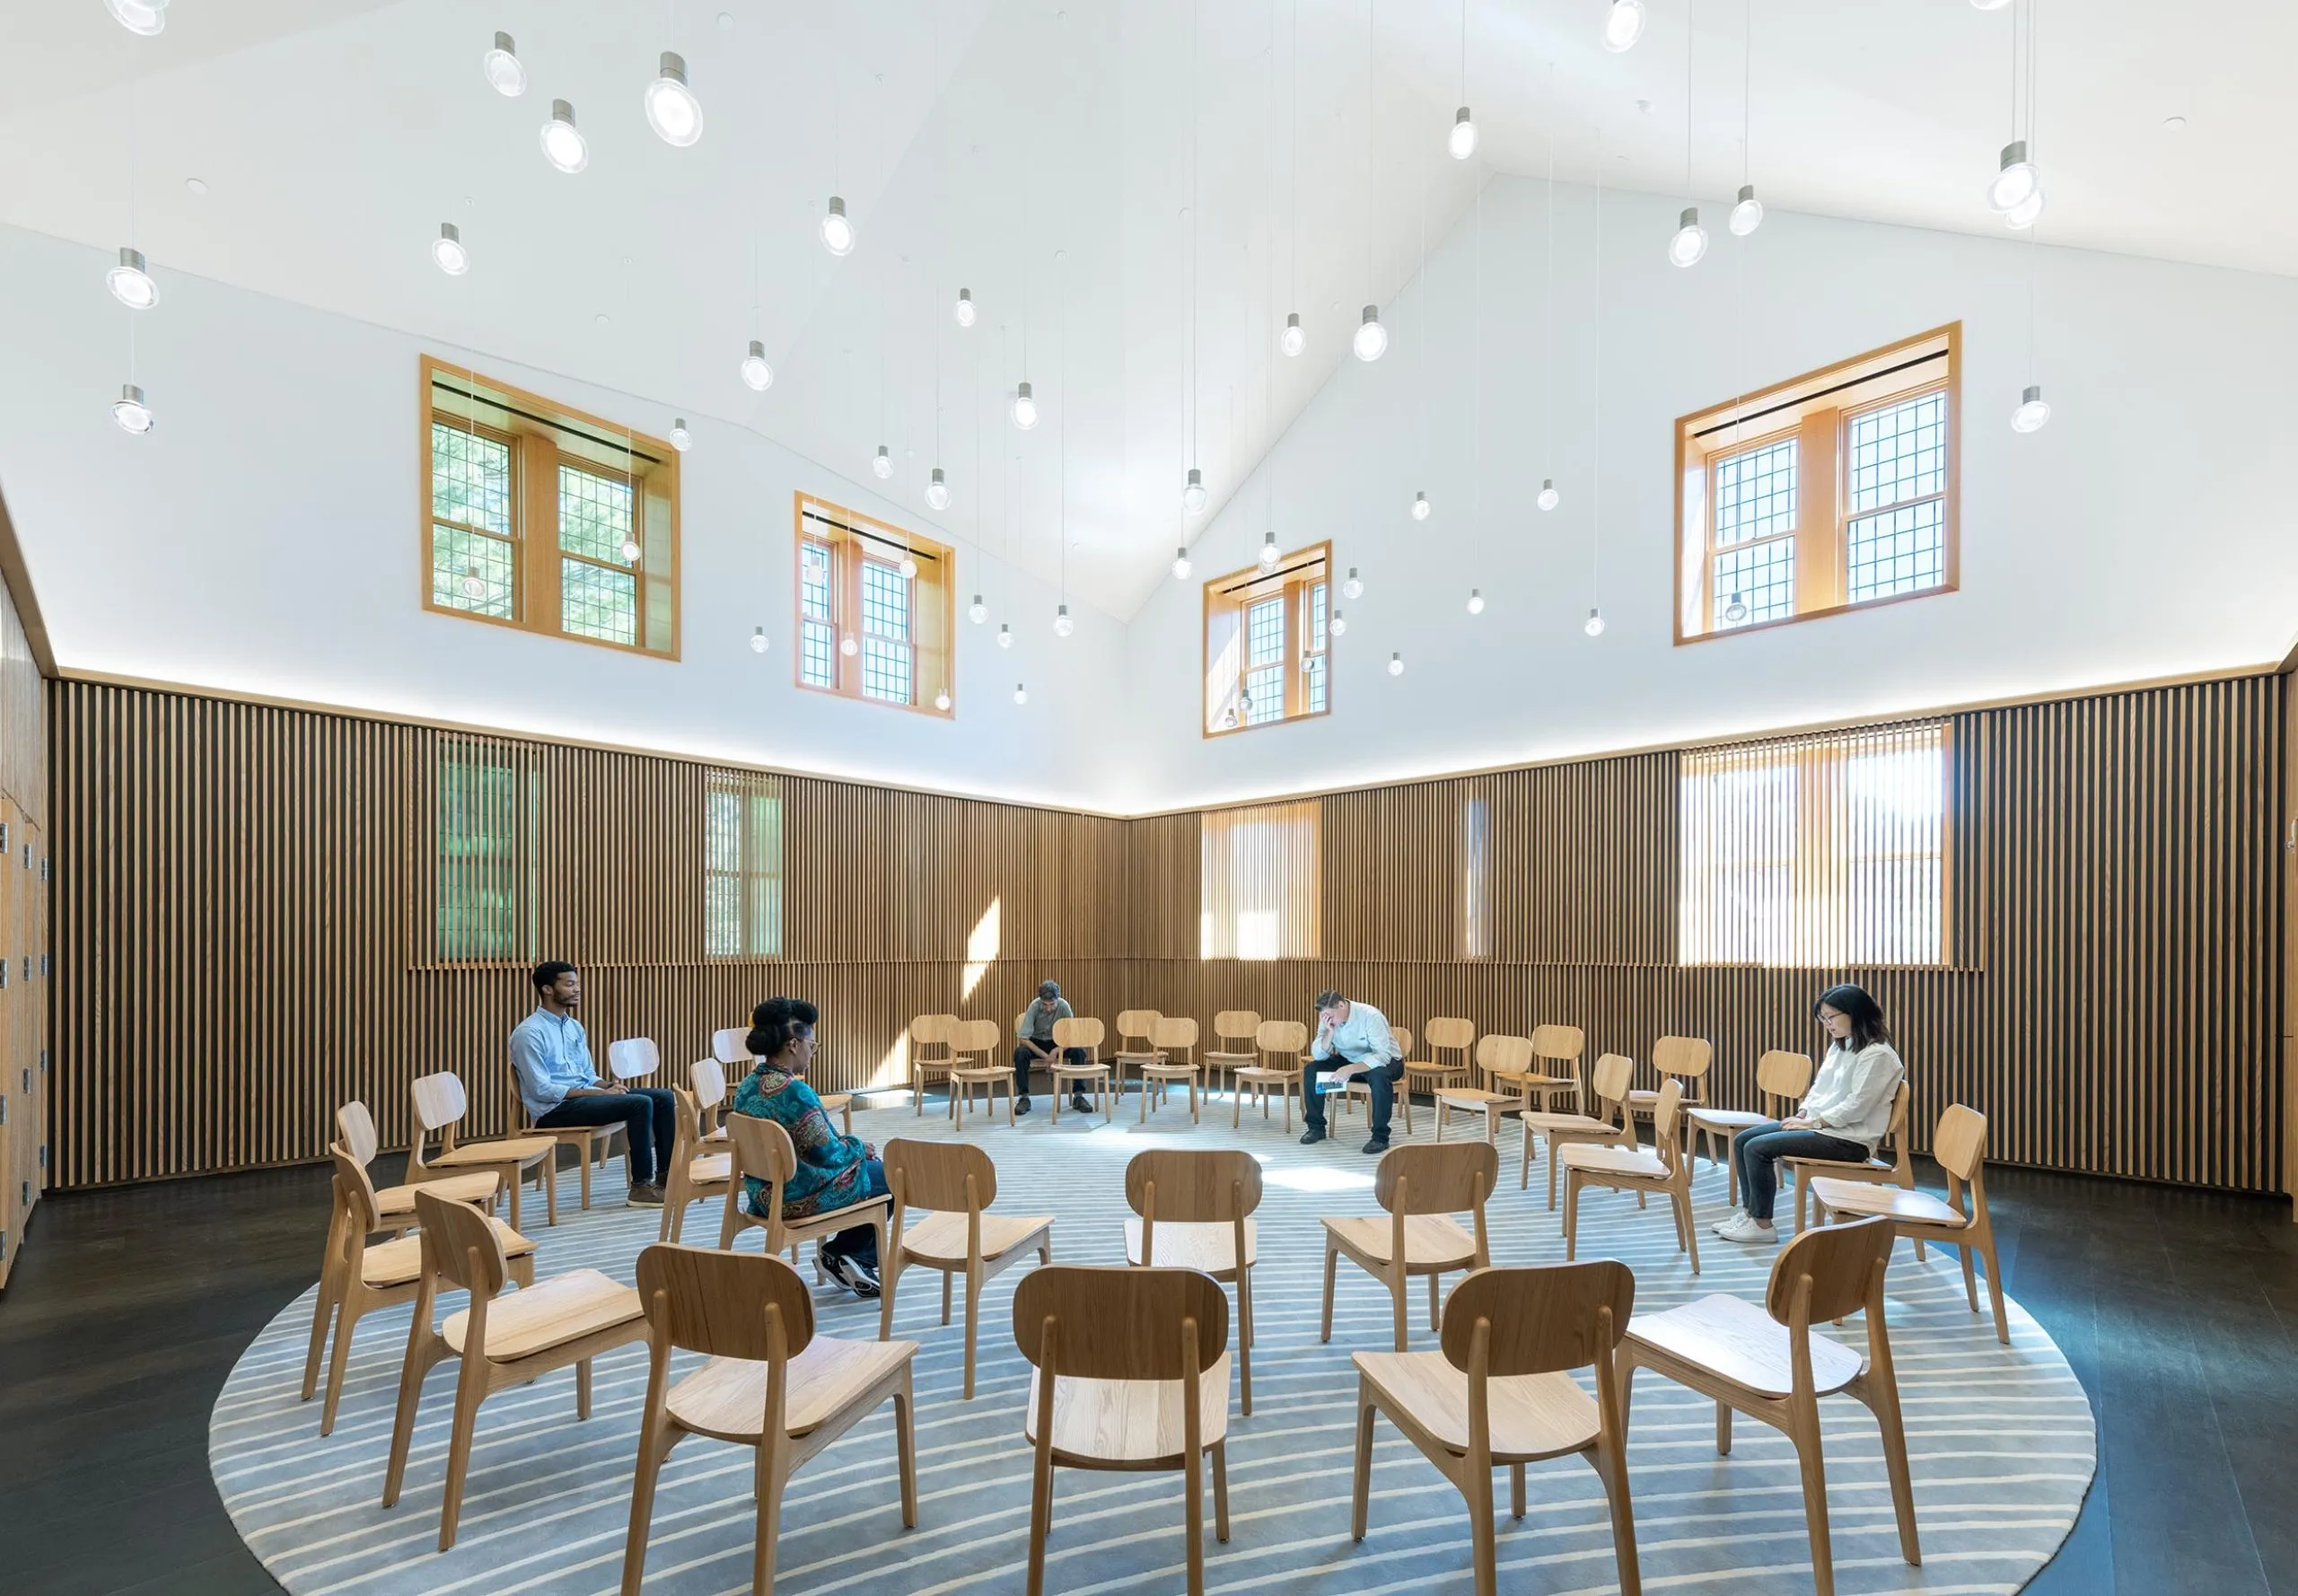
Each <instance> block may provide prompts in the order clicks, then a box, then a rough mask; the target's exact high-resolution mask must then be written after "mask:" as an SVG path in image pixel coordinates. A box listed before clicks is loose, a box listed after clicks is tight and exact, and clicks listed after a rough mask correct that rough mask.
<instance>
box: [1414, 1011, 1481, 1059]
mask: <svg viewBox="0 0 2298 1596" xmlns="http://www.w3.org/2000/svg"><path fill="white" fill-rule="evenodd" d="M1420 1035H1421V1039H1422V1040H1423V1041H1425V1042H1426V1043H1427V1044H1428V1050H1429V1052H1430V1053H1431V1054H1432V1055H1433V1054H1434V1052H1435V1050H1436V1049H1437V1048H1459V1049H1460V1051H1461V1052H1463V1053H1465V1052H1467V1051H1468V1050H1469V1048H1470V1047H1471V1046H1473V1045H1474V1044H1475V1041H1476V1022H1475V1021H1473V1020H1455V1019H1449V1018H1444V1017H1441V1016H1440V1017H1439V1018H1436V1019H1434V1020H1431V1021H1429V1022H1428V1024H1427V1027H1426V1028H1425V1030H1422V1031H1421V1033H1420Z"/></svg>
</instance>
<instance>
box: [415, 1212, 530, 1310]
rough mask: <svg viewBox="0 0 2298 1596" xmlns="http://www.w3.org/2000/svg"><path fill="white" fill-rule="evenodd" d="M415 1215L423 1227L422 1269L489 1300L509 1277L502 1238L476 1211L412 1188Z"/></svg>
mask: <svg viewBox="0 0 2298 1596" xmlns="http://www.w3.org/2000/svg"><path fill="white" fill-rule="evenodd" d="M415 1215H416V1217H417V1220H419V1221H420V1222H421V1223H422V1226H423V1267H425V1269H426V1270H428V1271H429V1272H430V1273H431V1274H433V1275H435V1276H438V1277H439V1278H440V1279H441V1280H442V1281H443V1282H445V1283H446V1284H447V1285H450V1286H452V1287H454V1288H456V1289H458V1290H460V1291H467V1292H469V1293H471V1295H472V1296H473V1297H491V1296H493V1295H495V1294H496V1293H497V1292H499V1291H501V1290H502V1289H503V1285H504V1282H505V1281H507V1280H508V1279H510V1277H511V1266H510V1264H509V1263H508V1262H507V1261H506V1260H505V1259H504V1257H503V1238H502V1237H500V1236H498V1235H496V1233H495V1227H494V1226H493V1225H491V1224H489V1223H487V1216H486V1215H483V1214H481V1213H480V1212H479V1211H478V1209H476V1208H470V1207H466V1206H463V1205H462V1204H460V1203H451V1202H448V1201H447V1200H446V1199H445V1198H444V1197H437V1196H434V1194H432V1193H431V1192H428V1191H425V1189H423V1188H421V1187H419V1186H418V1187H417V1188H415Z"/></svg>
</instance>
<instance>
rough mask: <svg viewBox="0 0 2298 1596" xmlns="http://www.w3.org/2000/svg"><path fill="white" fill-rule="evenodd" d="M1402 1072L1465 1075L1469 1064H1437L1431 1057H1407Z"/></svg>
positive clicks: (1410, 1073) (1409, 1073)
mask: <svg viewBox="0 0 2298 1596" xmlns="http://www.w3.org/2000/svg"><path fill="white" fill-rule="evenodd" d="M1404 1073H1405V1074H1408V1075H1465V1074H1468V1073H1469V1066H1468V1065H1465V1064H1438V1063H1437V1062H1436V1061H1435V1060H1434V1059H1433V1058H1408V1059H1406V1060H1405V1061H1404Z"/></svg>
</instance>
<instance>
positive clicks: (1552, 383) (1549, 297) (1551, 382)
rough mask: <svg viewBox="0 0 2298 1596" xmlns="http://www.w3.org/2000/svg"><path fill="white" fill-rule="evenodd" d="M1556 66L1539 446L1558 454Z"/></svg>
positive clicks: (1551, 76)
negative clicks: (1544, 356)
mask: <svg viewBox="0 0 2298 1596" xmlns="http://www.w3.org/2000/svg"><path fill="white" fill-rule="evenodd" d="M1556 115H1557V110H1556V63H1555V62H1553V61H1550V62H1549V63H1548V224H1547V226H1546V228H1545V230H1544V231H1543V232H1542V235H1541V240H1540V241H1541V244H1542V246H1543V247H1544V248H1545V249H1546V250H1547V251H1548V266H1547V273H1548V280H1547V282H1546V283H1544V284H1543V285H1541V288H1540V345H1541V346H1542V347H1543V348H1545V349H1546V350H1547V351H1548V359H1547V361H1546V362H1545V363H1544V364H1546V366H1547V368H1548V369H1547V370H1545V371H1544V372H1542V373H1540V443H1541V446H1542V447H1543V448H1545V449H1546V450H1547V451H1548V452H1549V453H1550V454H1551V455H1553V454H1554V453H1555V452H1556V341H1555V340H1556Z"/></svg>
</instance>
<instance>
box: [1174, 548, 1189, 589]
mask: <svg viewBox="0 0 2298 1596" xmlns="http://www.w3.org/2000/svg"><path fill="white" fill-rule="evenodd" d="M1188 573H1189V563H1188V545H1187V544H1183V545H1182V546H1181V547H1180V548H1176V549H1174V550H1173V580H1174V581H1175V582H1187V581H1188Z"/></svg>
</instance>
